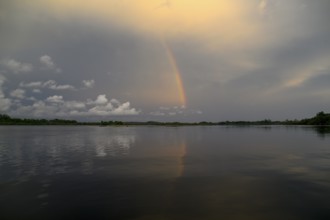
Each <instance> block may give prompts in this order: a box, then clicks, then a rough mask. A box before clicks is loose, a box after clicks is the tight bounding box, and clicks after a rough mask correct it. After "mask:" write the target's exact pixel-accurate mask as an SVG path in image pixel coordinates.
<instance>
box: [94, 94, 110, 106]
mask: <svg viewBox="0 0 330 220" xmlns="http://www.w3.org/2000/svg"><path fill="white" fill-rule="evenodd" d="M94 103H95V104H96V105H105V104H107V103H108V99H107V97H106V95H99V96H97V98H96V100H95V102H94Z"/></svg>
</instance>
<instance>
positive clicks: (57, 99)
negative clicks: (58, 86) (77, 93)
mask: <svg viewBox="0 0 330 220" xmlns="http://www.w3.org/2000/svg"><path fill="white" fill-rule="evenodd" d="M46 101H48V102H52V103H63V102H64V101H63V96H59V95H54V96H50V97H48V98H47V99H46Z"/></svg>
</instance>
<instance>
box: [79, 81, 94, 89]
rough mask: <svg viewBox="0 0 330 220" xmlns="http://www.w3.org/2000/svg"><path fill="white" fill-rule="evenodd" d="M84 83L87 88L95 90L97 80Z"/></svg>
mask: <svg viewBox="0 0 330 220" xmlns="http://www.w3.org/2000/svg"><path fill="white" fill-rule="evenodd" d="M82 83H83V84H84V86H85V87H86V88H93V87H94V85H95V80H94V79H91V80H83V81H82Z"/></svg>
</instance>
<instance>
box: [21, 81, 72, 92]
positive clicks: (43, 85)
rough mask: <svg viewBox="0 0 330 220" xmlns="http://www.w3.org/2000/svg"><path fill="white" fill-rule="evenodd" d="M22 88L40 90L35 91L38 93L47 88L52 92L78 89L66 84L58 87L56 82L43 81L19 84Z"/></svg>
mask: <svg viewBox="0 0 330 220" xmlns="http://www.w3.org/2000/svg"><path fill="white" fill-rule="evenodd" d="M19 86H20V87H22V88H33V89H39V91H38V90H35V91H36V92H40V89H41V88H47V89H52V90H76V88H75V87H74V86H72V85H68V84H64V85H58V84H57V82H56V81H55V80H48V81H45V82H42V81H36V82H29V83H25V82H21V83H20V84H19Z"/></svg>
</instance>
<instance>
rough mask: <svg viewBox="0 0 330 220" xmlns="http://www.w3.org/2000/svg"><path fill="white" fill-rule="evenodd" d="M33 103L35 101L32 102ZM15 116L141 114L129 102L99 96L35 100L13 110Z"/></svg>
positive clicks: (51, 97) (52, 97) (53, 97)
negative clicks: (93, 98)
mask: <svg viewBox="0 0 330 220" xmlns="http://www.w3.org/2000/svg"><path fill="white" fill-rule="evenodd" d="M32 101H33V100H32ZM11 113H12V114H13V115H18V116H25V117H27V116H29V117H47V118H49V117H76V116H99V117H104V116H115V115H118V116H123V115H138V114H139V113H140V112H139V111H137V110H136V109H135V108H132V107H131V106H130V103H129V102H125V103H120V102H119V101H118V100H116V99H111V100H110V101H109V100H108V99H107V97H106V95H99V96H98V97H97V98H96V100H95V101H93V102H91V101H90V100H87V101H85V102H81V101H76V100H70V101H66V100H64V98H63V96H60V95H54V96H49V97H47V98H46V99H45V100H35V101H34V103H33V104H31V105H21V104H20V105H19V106H18V107H17V109H15V110H12V111H11Z"/></svg>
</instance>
